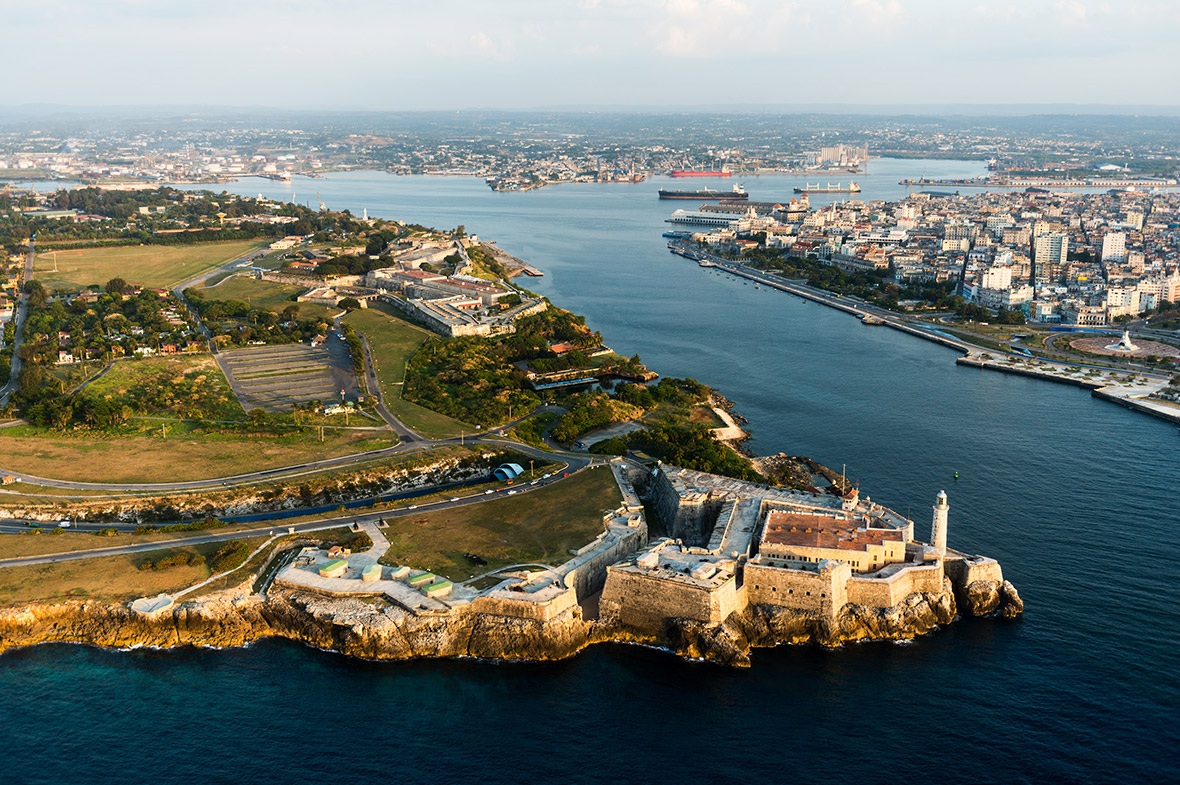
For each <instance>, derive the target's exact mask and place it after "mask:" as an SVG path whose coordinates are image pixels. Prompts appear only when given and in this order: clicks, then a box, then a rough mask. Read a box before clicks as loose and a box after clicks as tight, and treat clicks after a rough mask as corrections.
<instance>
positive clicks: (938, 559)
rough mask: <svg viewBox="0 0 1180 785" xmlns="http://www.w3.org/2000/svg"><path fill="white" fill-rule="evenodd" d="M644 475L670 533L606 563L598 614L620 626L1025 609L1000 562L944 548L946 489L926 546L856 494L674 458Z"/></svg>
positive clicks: (905, 525)
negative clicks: (950, 602) (951, 607)
mask: <svg viewBox="0 0 1180 785" xmlns="http://www.w3.org/2000/svg"><path fill="white" fill-rule="evenodd" d="M646 479H647V493H648V497H649V502H650V503H651V504H652V506H653V507H654V508H655V509H656V511H657V512H658V514H659V516H660V518H661V519H662V520H663V521H664V523H665V525H666V527H667V531H668V534H669V536H668V537H666V538H662V539H660V540H658V541H656V542H655V543H653V544H651V545H650V546H649V547H647V548H645V549H644V550H643V551H642V552H640V553H639V554H638V555H637V556H636V557H635V558H634V559H632V560H629V561H628V562H626V563H623V564H618V565H613V566H611V567H609V568H608V570H607V573H608V575H607V579H606V583H605V588H604V591H603V595H602V598H601V602H600V607H601V614H602V617H603V618H604V619H613V620H614V621H616V622H617V623H618V624H620V625H621V626H622V627H624V628H628V629H634V630H651V629H655V628H659V627H660V626H661V625H663V624H665V623H666V620H667V619H669V618H681V619H690V620H693V621H695V622H699V623H702V624H706V625H708V624H720V623H722V622H723V621H724V620H725V619H727V618H729V617H730V615H731V614H735V613H736V614H741V613H744V612H746V611H748V610H749V609H750V608H752V607H755V606H759V607H762V608H764V609H789V610H791V611H800V612H803V613H804V614H806V615H808V616H810V617H812V618H813V619H815V620H816V621H817V622H819V623H820V624H821V626H822V625H823V624H828V625H830V624H832V623H835V622H836V621H837V620H838V619H839V618H840V617H841V615H842V614H843V613H845V612H846V611H847V610H848V609H849V608H850V607H851V606H857V608H858V609H860V610H863V609H875V610H879V611H882V612H885V611H889V610H890V609H895V608H898V607H899V606H901V605H903V604H904V603H906V602H911V603H913V602H915V601H914V600H912V599H911V598H915V597H925V598H945V597H946V596H947V595H948V594H951V593H953V595H954V596H955V597H957V599H958V601H959V605H961V606H965V607H966V608H967V609H968V610H970V611H971V612H973V613H987V612H991V611H993V610H996V609H1001V610H1002V611H1003V612H1004V613H1005V614H1006V615H1016V614H1017V613H1019V612H1020V608H1021V607H1022V604H1021V602H1020V600H1019V596H1018V595H1017V593H1016V591H1015V589H1014V588H1012V586H1011V584H1009V583H1006V582H1005V581H1004V579H1003V574H1002V571H1001V569H1000V565H999V564H998V563H997V562H996V561H995V560H994V559H990V558H987V557H983V556H972V555H968V554H964V553H960V552H958V551H954V550H951V549H948V548H947V544H946V543H947V518H948V512H949V509H950V508H949V504H948V502H947V497H946V493H945V492H940V493H939V494H938V497H937V500H936V503H935V505H934V515H933V524H932V531H931V537H930V543H929V544H926V543H922V542H919V541H917V540H915V538H914V523H913V521H911V520H908V519H907V518H905V517H903V516H901V515H899V514H897V513H896V512H893V511H892V510H889V509H886V508H885V507H882V506H881V505H879V504H875V503H873V502H872V500H871V499H869V498H867V497H866V498H864V499H861V498H860V496H859V493H858V491H855V490H854V491H851V492H850V493H848V494H847V495H845V496H843V497H839V496H832V495H827V494H816V493H808V492H800V491H790V490H784V489H780V488H770V487H767V486H761V485H755V484H752V483H746V482H741V481H738V480H732V479H728V478H723V477H716V476H713V475H708V474H703V473H701V472H694V471H689V470H686V469H677V468H673V467H668V466H660V467H657V468H656V469H654V470H652V471H651V475H650V476H649V477H648V478H646Z"/></svg>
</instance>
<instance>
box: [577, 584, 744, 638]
mask: <svg viewBox="0 0 1180 785" xmlns="http://www.w3.org/2000/svg"><path fill="white" fill-rule="evenodd" d="M745 607H746V593H745V590H744V589H743V588H741V587H739V586H738V585H737V579H736V578H735V577H732V576H731V577H730V578H729V580H727V581H725V582H724V583H722V584H721V585H720V586H719V587H717V588H715V589H710V588H709V587H707V586H704V585H701V584H698V583H695V582H690V581H677V580H670V579H667V578H661V577H659V576H657V575H652V574H649V573H647V572H644V571H641V570H635V569H631V568H627V567H611V568H608V570H607V576H606V585H605V587H603V590H602V598H601V600H600V602H599V614H600V617H601V618H604V619H611V620H612V621H615V622H617V623H619V624H621V625H622V626H624V627H626V628H628V629H631V630H635V631H637V632H640V633H647V634H652V635H658V634H659V633H660V631H661V630H663V628H664V626H665V621H666V620H667V619H690V620H693V621H698V622H703V623H706V624H719V623H720V622H722V621H724V620H725V619H726V618H727V617H728V616H729V615H730V614H731V613H733V612H734V611H740V610H744V609H745Z"/></svg>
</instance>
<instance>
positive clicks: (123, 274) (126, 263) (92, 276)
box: [33, 240, 259, 291]
mask: <svg viewBox="0 0 1180 785" xmlns="http://www.w3.org/2000/svg"><path fill="white" fill-rule="evenodd" d="M258 246H259V243H258V242H257V241H255V240H236V241H232V242H220V243H200V244H197V245H132V246H119V247H115V248H75V249H69V250H60V251H45V252H44V253H39V254H37V259H36V262H35V264H34V267H33V273H34V277H35V278H36V279H38V280H39V281H41V282H42V283H44V284H45V286H46V287H47V288H50V289H58V290H67V291H71V290H72V291H77V290H80V289H83V288H85V287H87V286H90V285H98V286H101V285H103V284H105V283H106V282H107V281H109V280H111V279H112V278H122V279H124V280H126V281H127V282H128V283H130V284H132V285H138V286H148V287H152V288H167V287H171V286H174V285H176V284H178V283H181V282H182V281H186V280H188V279H189V278H194V277H196V276H198V275H200V274H201V273H203V272H207V271H208V270H211V269H213V268H214V267H218V266H219V265H223V264H225V263H227V262H230V261H232V260H234V259H236V258H237V257H239V256H241V255H243V254H245V253H248V252H249V251H251V250H253V249H255V248H257V247H258Z"/></svg>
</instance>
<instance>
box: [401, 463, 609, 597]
mask: <svg viewBox="0 0 1180 785" xmlns="http://www.w3.org/2000/svg"><path fill="white" fill-rule="evenodd" d="M619 498H620V497H619V489H618V486H617V485H615V481H614V477H613V476H612V475H611V472H610V469H608V468H606V467H597V468H594V469H588V470H586V471H584V472H581V473H580V474H577V475H575V476H573V477H571V478H569V479H566V480H563V481H562V482H559V483H557V484H556V485H552V486H549V487H547V488H543V489H541V490H539V491H533V492H531V493H524V494H519V495H516V496H502V497H501V498H499V499H497V500H495V501H490V502H486V503H484V504H472V505H468V506H464V507H459V508H455V509H449V510H439V511H437V512H427V513H423V514H421V515H408V516H404V517H400V518H392V519H390V524H389V528H388V529H386V530H385V532H384V533H385V536H386V537H387V538H389V543H390V547H389V551H388V552H387V553H386V554H385V557H384V558H382V559H381V561H382V562H384V563H386V564H405V565H409V566H411V567H414V568H418V569H426V570H430V571H432V572H436V573H438V574H440V575H445V576H446V577H448V578H450V579H451V580H467V579H468V578H471V577H473V576H475V575H479V574H480V573H483V572H487V571H488V570H491V569H495V568H496V567H502V566H505V565H509V564H519V563H526V562H540V563H543V564H560V563H562V562H564V561H566V560H567V559H569V557H570V551H571V550H573V549H577V548H580V547H582V546H583V545H585V544H586V543H588V542H590V541H591V540H592V539H594V538H595V537H597V536H598V535H599V534H600V533H601V532H602V529H603V524H602V512H603V510H610V509H614V508H615V507H617V506H618V504H619ZM468 552H470V553H474V554H477V555H479V556H481V557H483V558H484V559H486V560H487V562H488V563H487V565H486V566H483V565H480V566H476V565H473V564H471V563H469V562H468V561H467V559H466V558H464V554H465V553H468Z"/></svg>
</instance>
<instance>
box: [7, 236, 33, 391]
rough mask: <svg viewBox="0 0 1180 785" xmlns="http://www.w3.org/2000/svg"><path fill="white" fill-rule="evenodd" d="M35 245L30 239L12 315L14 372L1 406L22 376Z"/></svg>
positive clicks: (9, 378) (10, 377) (10, 376)
mask: <svg viewBox="0 0 1180 785" xmlns="http://www.w3.org/2000/svg"><path fill="white" fill-rule="evenodd" d="M35 245H36V244H35V243H34V242H33V238H31V237H30V238H29V252H28V254H26V255H25V266H24V269H23V270H22V271H21V290H20V296H19V297H18V298H17V301H16V310H15V311H14V312H13V314H12V323H13V325H14V326H15V329H14V332H13V339H12V372H11V374H10V375H9V377H8V383H7V384H6V385H4V387H3V388H0V405H6V404H7V403H8V398H9V396H11V395H12V393H13V392H15V391H16V383H17V377H18V376H19V375H20V366H21V362H20V346H21V343H22V342H23V341H24V326H25V316H27V315H28V305H29V296H28V295H27V294H25V284H27V283H28V282H29V281H30V280H31V279H32V277H33V261H34V257H35V256H36V253H37V252H36V249H35Z"/></svg>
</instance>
